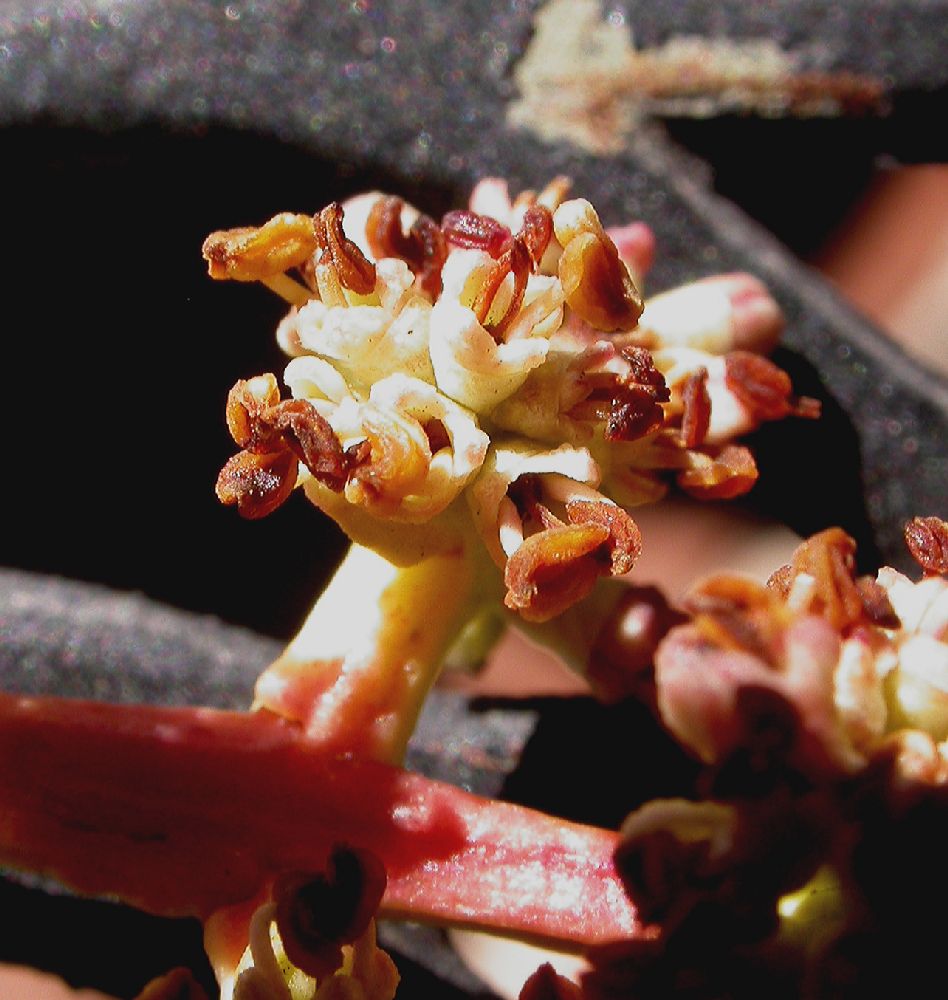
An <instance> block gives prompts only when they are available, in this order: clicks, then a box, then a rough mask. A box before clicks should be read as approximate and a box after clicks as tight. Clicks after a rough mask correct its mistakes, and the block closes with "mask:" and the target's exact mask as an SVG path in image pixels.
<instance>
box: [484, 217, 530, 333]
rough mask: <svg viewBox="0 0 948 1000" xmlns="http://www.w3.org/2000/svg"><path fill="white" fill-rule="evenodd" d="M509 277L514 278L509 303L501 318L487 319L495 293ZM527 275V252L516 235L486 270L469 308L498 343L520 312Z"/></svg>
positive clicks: (528, 259)
mask: <svg viewBox="0 0 948 1000" xmlns="http://www.w3.org/2000/svg"><path fill="white" fill-rule="evenodd" d="M509 274H513V278H514V287H513V294H512V295H511V297H510V301H509V302H508V304H507V306H506V308H505V309H504V312H503V314H502V315H501V316H499V317H497V318H496V319H493V320H489V319H488V317H489V316H490V314H491V311H492V309H493V306H494V300H495V298H496V297H497V293H498V292H499V291H500V287H501V285H502V284H503V283H504V281H505V280H506V278H507V275H509ZM529 276H530V253H529V251H528V250H527V248H526V246H525V244H524V242H523V240H522V238H521V237H519V236H518V237H516V238H515V239H514V240H512V241H511V242H510V244H509V245H508V247H507V249H506V250H505V251H504V252H503V253H502V254H501V256H500V257H499V258H498V260H497V261H496V262H495V263H494V264H493V266H492V267H491V269H490V270H489V271H488V273H487V276H486V278H485V279H484V283H483V284H482V285H481V287H480V289H479V290H478V292H477V295H476V296H475V297H474V301H473V302H472V303H471V309H472V310H473V312H474V315H475V316H476V317H477V321H478V323H480V324H481V325H482V326H483V327H484V328H485V329H486V330H487V331H488V332H489V333H490V334H491V336H492V337H493V338H494V340H496V341H497V343H498V344H501V343H503V341H504V333H505V332H506V330H507V328H508V327H509V326H510V324H511V323H512V322H513V321H514V319H515V318H516V315H517V313H518V312H519V310H520V306H521V304H522V303H523V296H524V292H525V291H526V289H527V279H528V278H529Z"/></svg>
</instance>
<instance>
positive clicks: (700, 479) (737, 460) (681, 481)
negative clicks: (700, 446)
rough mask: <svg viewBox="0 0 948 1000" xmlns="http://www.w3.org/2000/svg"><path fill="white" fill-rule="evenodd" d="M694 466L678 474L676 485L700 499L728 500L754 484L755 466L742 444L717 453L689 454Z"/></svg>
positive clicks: (727, 447) (728, 446) (726, 446)
mask: <svg viewBox="0 0 948 1000" xmlns="http://www.w3.org/2000/svg"><path fill="white" fill-rule="evenodd" d="M689 454H691V455H692V457H693V459H694V460H695V464H694V465H693V466H692V467H691V468H689V469H684V470H683V471H682V472H679V473H678V477H677V481H678V485H679V486H680V487H681V488H682V489H683V490H684V491H685V492H686V493H687V494H689V495H690V496H693V497H696V498H697V499H699V500H730V499H732V498H734V497H738V496H741V495H743V494H744V493H747V491H748V490H750V489H751V488H752V487H753V485H754V483H756V482H757V476H758V472H757V463H756V462H755V461H754V456H753V455H752V454H751V453H750V451H749V450H748V449H747V448H745V447H744V446H743V445H739V444H728V445H725V446H724V447H723V448H722V449H721V450H720V451H718V452H716V453H712V452H708V453H705V452H690V453H689Z"/></svg>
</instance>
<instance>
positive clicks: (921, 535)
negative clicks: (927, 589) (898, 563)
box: [905, 517, 948, 576]
mask: <svg viewBox="0 0 948 1000" xmlns="http://www.w3.org/2000/svg"><path fill="white" fill-rule="evenodd" d="M905 544H906V545H907V546H908V550H909V552H911V553H912V558H913V559H914V560H915V561H916V562H917V563H918V564H919V566H921V567H922V569H923V570H924V571H925V575H926V576H944V575H945V574H946V573H948V522H946V521H943V520H942V519H941V518H940V517H914V518H912V520H911V521H909V523H908V524H906V526H905Z"/></svg>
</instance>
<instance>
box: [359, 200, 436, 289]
mask: <svg viewBox="0 0 948 1000" xmlns="http://www.w3.org/2000/svg"><path fill="white" fill-rule="evenodd" d="M404 206H405V203H404V202H403V201H402V199H401V198H396V197H394V196H391V195H386V196H385V197H383V198H380V199H379V200H378V201H377V202H376V203H375V204H374V205H373V206H372V210H371V212H369V217H368V220H367V221H366V227H365V235H366V239H367V240H368V242H369V249H370V250H371V251H372V254H373V256H374V257H375V258H376V260H380V259H382V258H383V257H397V258H398V259H399V260H403V261H405V263H406V264H407V265H408V266H409V267H410V268H411V270H412V273H413V274H414V275H415V280H416V281H417V283H418V287H419V288H421V290H422V291H423V292H425V294H426V295H428V296H429V298H431V299H435V298H437V296H438V294H439V293H440V291H441V268H442V267H444V262H445V260H446V259H447V256H448V248H447V244H446V242H445V234H444V233H443V232H442V231H441V227H440V226H439V225H438V224H437V223H436V222H435V221H434V219H432V218H431V217H430V216H428V215H424V214H422V215H419V216H418V218H417V219H415V221H414V222H413V223H412V224H411V227H410V228H409V230H408V232H405V230H404V229H403V228H402V209H403V208H404Z"/></svg>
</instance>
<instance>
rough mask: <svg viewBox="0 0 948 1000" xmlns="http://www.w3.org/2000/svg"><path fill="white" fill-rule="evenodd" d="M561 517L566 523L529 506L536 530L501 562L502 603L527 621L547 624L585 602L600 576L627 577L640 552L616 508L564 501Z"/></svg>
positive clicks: (630, 525)
mask: <svg viewBox="0 0 948 1000" xmlns="http://www.w3.org/2000/svg"><path fill="white" fill-rule="evenodd" d="M515 502H516V501H515ZM566 513H567V517H568V518H569V523H568V524H565V523H563V522H562V521H560V520H559V518H556V517H555V516H554V515H552V514H551V513H550V512H549V510H548V509H547V508H546V507H545V506H544V505H543V504H541V503H537V504H535V510H534V514H535V516H536V517H537V519H538V521H539V523H540V525H541V527H542V530H540V531H538V532H536V534H533V535H530V536H528V537H527V538H525V539H524V541H523V543H522V544H521V545H520V547H519V548H518V549H517V550H516V551H515V552H514V553H513V555H512V556H511V557H510V558H509V559H508V560H507V566H506V568H505V571H504V583H505V584H506V586H507V595H506V597H505V598H504V603H505V604H506V605H507V607H508V608H513V609H515V610H517V611H519V612H520V614H521V616H522V617H523V618H525V619H526V620H527V621H537V622H540V621H547V620H548V619H550V618H553V617H555V616H556V615H558V614H560V613H561V612H562V611H565V610H566V609H567V608H568V607H571V606H572V605H573V604H575V603H577V602H578V601H581V600H582V599H583V598H584V597H586V596H587V595H588V594H589V592H590V591H591V590H592V588H593V587H594V586H595V584H596V580H597V579H598V578H599V577H600V576H609V575H612V576H615V575H618V574H621V573H627V572H628V571H629V570H630V569H631V568H632V566H633V565H634V563H635V561H636V559H637V558H638V556H639V553H640V552H641V544H642V540H641V534H640V533H639V529H638V526H637V525H636V524H635V522H634V521H633V520H632V518H631V517H629V515H628V514H627V513H626V512H625V511H624V510H623V509H622V508H621V507H619V506H617V505H616V504H612V503H609V502H607V501H604V500H603V501H594V500H570V501H567V504H566Z"/></svg>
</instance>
